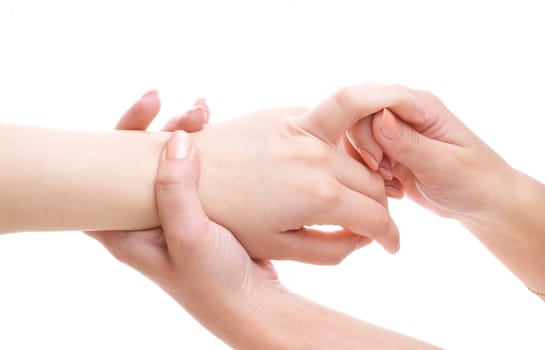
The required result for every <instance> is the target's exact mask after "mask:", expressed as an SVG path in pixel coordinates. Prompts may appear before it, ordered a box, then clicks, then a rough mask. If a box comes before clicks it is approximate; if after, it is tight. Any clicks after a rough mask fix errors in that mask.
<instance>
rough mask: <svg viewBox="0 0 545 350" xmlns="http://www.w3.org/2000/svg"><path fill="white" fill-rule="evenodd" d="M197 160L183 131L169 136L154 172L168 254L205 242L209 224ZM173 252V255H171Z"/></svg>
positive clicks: (158, 205) (189, 140) (193, 149)
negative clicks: (200, 195) (204, 207)
mask: <svg viewBox="0 0 545 350" xmlns="http://www.w3.org/2000/svg"><path fill="white" fill-rule="evenodd" d="M198 179H199V158H198V154H197V151H196V150H195V147H194V146H193V144H192V142H191V139H190V137H189V135H187V133H185V132H184V131H177V132H175V133H173V134H172V136H171V137H170V139H169V141H168V143H167V145H166V146H165V150H164V151H163V156H162V159H161V160H160V162H159V167H158V170H157V176H156V182H155V190H156V196H157V209H158V213H159V219H160V222H161V226H162V227H163V231H164V235H165V239H166V242H167V245H168V250H169V254H170V255H171V257H172V258H174V259H176V258H177V257H179V255H180V254H179V252H177V251H178V250H184V249H190V248H192V247H193V248H194V247H197V246H198V243H197V242H199V240H201V239H205V237H206V235H207V232H208V228H209V221H208V218H207V217H206V215H205V213H204V211H203V209H202V207H201V204H200V201H199V194H198V189H197V187H198ZM173 250H174V251H176V253H174V254H172V252H173Z"/></svg>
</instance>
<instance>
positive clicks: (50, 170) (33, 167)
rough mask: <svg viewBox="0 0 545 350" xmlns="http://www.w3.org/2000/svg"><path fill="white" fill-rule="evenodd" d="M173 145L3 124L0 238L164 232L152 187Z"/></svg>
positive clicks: (159, 137)
mask: <svg viewBox="0 0 545 350" xmlns="http://www.w3.org/2000/svg"><path fill="white" fill-rule="evenodd" d="M167 139H168V134H164V133H144V132H134V131H133V132H107V133H88V132H76V131H64V130H53V129H43V128H32V127H26V126H14V125H0V150H1V153H0V169H2V171H1V172H0V191H1V196H0V232H17V231H41V230H82V229H85V230H102V229H142V228H149V227H154V226H157V225H158V224H159V221H158V217H157V210H156V206H155V194H154V188H153V183H154V179H155V172H156V169H157V164H158V160H159V156H160V153H161V150H162V147H163V146H164V144H165V143H166V141H167Z"/></svg>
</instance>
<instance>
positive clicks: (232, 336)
mask: <svg viewBox="0 0 545 350" xmlns="http://www.w3.org/2000/svg"><path fill="white" fill-rule="evenodd" d="M415 95H417V96H421V97H420V98H421V99H422V101H424V103H425V104H426V105H427V108H430V111H431V112H430V114H429V115H428V118H429V119H427V121H426V123H428V126H429V129H428V130H432V129H434V128H437V129H436V130H442V129H443V128H446V127H447V125H449V124H450V125H454V126H456V127H457V129H454V130H452V129H451V130H450V131H453V132H454V133H455V134H456V132H460V134H461V135H462V136H461V137H464V135H465V137H467V140H468V141H470V142H468V143H466V144H456V143H454V142H455V140H454V139H452V140H451V142H449V143H446V142H445V144H444V145H443V146H439V140H440V138H439V137H438V138H437V139H435V141H436V142H432V143H431V144H430V143H429V142H431V141H430V140H432V139H431V138H430V137H429V135H431V133H430V134H428V136H426V137H428V138H430V140H425V139H422V140H418V138H419V137H424V135H425V131H424V130H425V129H420V131H421V132H422V134H419V133H418V132H417V131H415V130H414V129H412V128H410V127H408V126H406V125H404V124H402V123H401V122H400V121H399V120H396V119H395V117H394V116H393V115H392V114H391V113H389V111H385V112H384V113H383V114H382V113H381V114H378V115H376V116H374V117H373V119H372V121H371V123H369V124H368V125H369V126H371V127H372V129H371V133H373V134H374V135H375V136H374V137H375V138H376V140H375V139H373V140H372V141H369V140H364V141H362V140H358V138H357V137H355V138H354V137H350V139H351V140H352V141H355V142H360V143H359V144H358V147H357V148H358V149H359V151H360V152H361V151H362V150H364V149H367V148H366V146H365V145H366V144H374V145H375V146H376V144H377V143H378V144H379V145H380V147H384V152H386V154H387V155H388V156H389V157H390V158H391V159H392V160H393V163H394V164H396V165H395V166H394V167H393V169H391V167H389V168H388V169H387V170H389V171H388V173H384V174H383V177H393V176H394V175H395V176H396V178H397V177H399V178H400V179H401V181H399V180H397V181H398V182H396V183H394V184H391V185H390V186H391V187H392V191H394V192H392V193H393V194H396V196H397V197H399V194H400V192H401V191H402V190H405V191H406V192H407V193H408V194H409V196H411V197H412V198H414V199H415V200H416V201H417V202H418V203H420V204H422V205H424V206H426V207H428V208H430V209H432V210H434V211H435V212H438V213H439V214H440V215H443V216H448V217H453V218H457V219H460V220H463V218H465V217H466V215H467V213H469V212H471V213H472V214H471V215H468V216H467V217H474V218H478V219H480V220H482V221H480V223H481V224H482V225H483V226H481V227H480V228H479V229H478V230H474V231H473V232H474V233H475V234H477V235H479V234H481V233H485V235H486V232H491V230H495V229H499V230H500V231H499V233H500V234H501V235H506V232H507V231H509V230H504V229H503V228H502V225H501V224H499V221H500V220H501V219H502V216H501V214H502V213H501V212H497V213H496V215H498V217H497V219H496V220H497V221H496V220H492V222H491V221H489V219H488V217H489V215H490V214H488V211H487V210H482V209H478V208H482V207H481V206H482V205H484V206H487V207H491V206H492V204H491V201H492V200H498V198H499V197H493V199H490V198H488V199H484V200H481V201H476V199H477V198H472V199H471V200H469V201H468V202H467V203H466V202H465V200H464V196H463V195H462V196H453V195H452V193H455V194H460V193H462V194H463V193H465V194H466V196H468V195H469V193H471V191H467V190H465V189H464V186H463V185H458V188H456V186H455V185H454V184H457V183H458V182H462V181H464V182H465V181H468V179H467V178H466V177H463V180H461V179H460V177H461V175H460V174H457V173H456V167H458V168H461V165H458V166H456V165H457V164H460V163H461V164H464V166H467V165H468V164H471V163H473V164H475V165H474V166H473V168H472V169H471V171H468V170H466V171H464V174H469V175H471V172H472V171H475V172H476V173H479V174H480V175H479V176H476V178H479V177H481V176H488V177H494V174H496V173H498V172H499V173H502V172H503V171H506V172H507V174H509V173H512V172H514V174H516V175H515V177H518V176H522V177H521V178H520V179H519V181H521V182H522V183H526V184H527V185H529V186H531V187H532V186H536V187H534V188H533V189H534V190H537V191H542V190H543V189H542V188H541V189H540V188H539V187H542V186H543V185H541V184H538V183H537V182H536V181H534V180H532V179H530V178H528V177H526V176H524V175H522V174H520V173H518V172H516V171H514V170H512V169H511V170H510V167H505V168H504V166H505V162H504V161H503V160H501V158H500V157H499V156H497V155H496V154H495V153H494V152H492V151H491V150H490V149H489V148H488V147H487V146H486V145H485V144H484V143H483V142H482V141H480V140H479V139H478V138H477V137H476V136H474V135H473V134H472V133H471V132H469V130H467V128H465V127H464V126H463V125H462V124H461V123H460V122H459V121H457V120H455V119H451V120H450V121H448V122H446V123H445V118H446V117H448V118H452V117H453V116H452V115H450V116H449V115H446V112H447V111H446V109H445V108H444V107H443V108H440V107H442V104H440V103H439V102H438V100H437V99H435V98H434V97H433V96H431V95H429V94H427V93H420V92H415ZM427 98H428V99H429V100H428V99H427ZM434 123H437V124H441V123H443V125H442V126H441V125H437V126H435V127H433V126H432V125H436V124H434ZM358 127H361V125H357V126H356V128H358ZM413 127H414V128H415V129H416V130H418V128H419V127H418V126H417V125H413ZM420 128H425V127H423V126H420ZM443 130H448V129H443ZM352 131H353V130H352ZM386 135H388V136H386ZM352 136H354V135H352ZM386 138H387V139H386ZM455 138H456V136H455ZM184 140H185V142H187V141H188V139H187V138H184V137H183V135H180V137H178V138H177V139H175V140H173V141H171V142H170V143H169V145H168V146H167V152H166V154H171V156H170V157H169V156H166V157H165V158H166V159H165V160H164V162H162V163H161V164H160V167H159V170H158V176H157V185H156V189H157V199H158V206H159V212H160V215H161V222H162V223H163V228H164V237H165V238H164V240H163V241H161V244H160V246H157V245H154V246H153V247H152V248H153V249H151V248H150V239H149V237H148V239H146V233H143V232H141V233H139V234H138V235H134V236H132V235H131V237H133V238H131V239H130V242H131V243H130V244H126V240H125V239H126V238H120V239H117V238H115V237H122V235H124V233H122V234H121V235H118V234H117V233H115V232H114V233H112V232H105V233H102V234H101V236H98V237H97V238H98V239H99V240H101V241H102V242H103V243H105V245H106V247H107V248H108V249H110V250H111V251H112V252H113V253H114V255H116V257H117V258H119V259H120V260H122V261H124V262H126V263H127V264H129V265H132V266H134V267H136V268H137V269H139V270H140V271H142V272H143V273H144V274H146V275H148V277H150V278H152V279H154V278H155V279H158V280H160V281H161V283H160V285H162V286H163V288H164V289H165V290H166V291H167V292H169V294H171V295H172V296H173V297H174V298H175V299H176V300H177V301H178V302H179V303H180V304H182V305H184V306H185V307H186V308H187V309H188V311H190V312H192V313H193V315H194V316H195V317H196V319H197V320H199V321H200V322H201V323H203V324H204V325H205V326H206V327H208V328H209V329H210V330H211V331H212V332H213V333H215V334H216V335H217V336H219V337H220V338H222V339H223V340H224V341H226V342H227V343H228V344H230V345H231V346H233V347H235V348H240V349H299V348H301V349H306V348H313V349H322V348H323V349H331V348H335V347H337V348H353V347H354V346H355V344H357V346H358V347H366V348H373V349H404V348H406V349H427V348H434V347H433V346H431V345H429V344H425V343H423V342H420V341H418V340H415V339H412V338H408V337H406V336H403V335H400V334H396V333H393V332H391V331H388V330H385V329H382V328H379V327H376V326H373V325H370V324H368V323H365V322H362V321H358V320H355V319H352V318H350V317H348V316H346V315H342V314H340V313H337V312H335V311H333V310H329V309H327V308H324V307H322V306H320V305H317V304H314V303H312V302H310V301H308V300H305V299H304V298H301V297H299V296H297V295H294V294H293V293H290V292H289V291H288V290H286V289H285V288H284V287H282V285H281V284H280V282H279V281H278V279H277V276H276V273H275V271H274V269H273V267H272V265H270V263H268V262H266V261H252V260H250V259H249V257H248V255H247V254H246V253H245V252H244V251H243V250H242V249H241V247H240V246H239V244H238V243H237V242H236V241H234V240H233V239H232V236H231V235H230V234H229V232H228V231H227V230H226V229H225V228H223V227H221V226H218V225H216V224H214V223H213V222H211V221H209V220H208V219H207V218H206V216H205V215H204V212H203V210H202V209H200V204H199V203H198V199H197V195H196V194H193V195H191V192H193V193H196V190H195V189H193V190H191V184H190V182H191V181H194V182H193V188H195V187H196V183H195V182H196V179H197V177H198V167H197V166H196V165H195V162H197V154H196V152H194V151H195V149H194V147H193V146H191V145H189V146H185V147H184V149H186V150H188V151H187V152H182V153H183V154H185V156H183V157H182V159H175V158H176V156H175V155H176V154H177V152H175V151H173V150H172V149H173V148H176V147H177V146H178V145H179V144H180V143H183V142H184ZM471 140H472V142H471ZM346 146H347V147H348V145H346ZM441 147H443V148H441ZM449 148H450V150H449ZM347 150H348V149H347ZM380 150H381V152H382V149H380ZM465 150H468V152H467V153H465ZM348 151H350V152H351V154H352V155H353V156H355V157H356V156H357V154H354V152H352V150H348ZM375 151H376V148H375ZM433 152H440V155H441V156H442V157H443V159H444V157H445V153H443V152H447V155H446V158H447V159H449V160H450V161H447V162H446V163H442V161H438V163H436V166H435V167H434V166H431V165H430V163H432V162H433V161H432V160H433V158H434V154H433ZM448 152H450V154H448ZM456 152H460V153H459V154H457V153H456ZM369 154H371V155H372V156H373V157H377V158H378V159H380V158H379V156H378V155H376V153H375V154H373V153H371V152H369ZM460 154H461V155H467V156H470V158H471V156H472V157H473V158H474V161H473V162H469V163H468V161H467V160H466V161H462V160H461V158H459V156H460ZM380 156H382V153H381V154H380ZM438 156H439V154H438V153H436V154H435V157H438ZM485 156H487V157H488V159H479V158H481V157H485ZM454 159H456V160H458V161H457V162H452V160H454ZM378 164H384V163H383V161H382V160H381V161H380V162H376V165H378ZM481 164H484V166H483V167H482V168H479V165H481ZM449 167H451V168H454V169H451V171H448V169H449ZM375 168H376V169H377V170H378V167H375ZM409 169H415V170H412V171H415V172H416V173H418V174H419V175H418V176H420V177H418V176H417V175H415V173H411V170H409ZM416 169H418V170H416ZM422 169H427V171H428V173H427V174H429V176H430V178H427V177H424V176H423V175H421V171H424V172H425V171H426V170H422ZM390 170H391V171H390ZM460 170H461V169H460ZM434 171H435V172H437V175H436V178H439V177H440V178H441V180H442V181H443V184H442V185H448V186H447V187H446V188H441V187H439V186H438V187H436V188H435V189H436V190H435V191H433V189H434V188H433V186H432V187H431V190H430V191H429V192H427V191H425V190H423V189H421V187H422V188H424V186H425V185H426V184H432V183H434V182H433V181H432V180H431V179H433V178H434ZM489 172H492V173H489ZM179 173H184V174H185V176H186V177H180V176H179V175H178V174H179ZM449 174H450V175H452V176H451V177H449V176H448V175H449ZM503 176H504V175H500V176H499V177H500V178H503ZM181 178H185V179H186V180H187V181H183V184H182V186H180V183H181V180H180V179H181ZM419 179H426V181H425V182H424V181H423V180H419ZM491 180H492V183H493V184H496V185H497V183H496V182H495V180H493V179H491ZM513 180H514V179H513ZM388 181H391V180H388ZM420 181H423V182H420ZM467 184H468V185H469V186H470V187H471V182H469V183H467ZM417 186H418V187H417ZM494 186H495V185H492V186H490V188H493V187H494ZM477 187H479V186H477ZM506 188H509V186H507V187H505V188H504V187H500V188H496V191H498V192H499V191H500V190H505V189H506ZM519 189H520V188H519V187H518V185H517V186H515V188H514V189H513V191H514V192H516V191H517V190H519ZM416 190H418V192H415V191H416ZM395 191H398V192H395ZM486 192H487V191H483V192H481V195H491V193H486ZM514 192H513V193H514ZM436 193H439V194H438V195H437V194H436ZM513 193H512V194H513ZM434 194H435V195H434ZM523 195H524V193H523ZM427 196H429V197H427ZM539 196H540V197H541V198H543V193H539ZM500 197H501V196H500ZM505 197H506V198H507V197H509V196H505ZM536 197H537V196H536ZM536 197H530V200H528V202H526V203H528V205H529V206H530V207H531V206H532V205H535V204H536V203H539V200H538V198H536ZM422 198H425V200H423V199H422ZM428 198H430V199H428ZM431 198H433V201H432V199H431ZM481 199H482V198H481ZM487 203H489V204H487ZM515 203H516V202H515ZM524 203H525V202H522V204H524ZM498 204H499V205H500V207H501V206H502V203H498ZM176 208H179V209H178V210H175V209H176ZM463 208H466V209H463ZM467 208H469V209H467ZM171 209H172V210H171ZM184 210H185V211H186V212H184ZM523 211H524V212H525V210H519V211H518V213H520V212H523ZM182 212H184V215H180V213H182ZM188 212H190V213H188ZM464 212H465V213H466V214H462V213H464ZM492 212H494V210H492ZM517 215H519V214H517ZM530 216H532V218H533V219H532V218H530ZM196 218H200V224H199V219H196ZM503 218H504V219H506V221H507V224H508V225H512V222H516V221H512V217H509V216H505V217H503ZM525 218H527V219H532V224H531V225H529V226H526V225H524V224H522V225H521V223H520V222H519V223H518V225H516V226H515V225H513V226H512V227H516V229H517V230H514V231H513V234H511V237H515V236H516V234H517V233H522V234H524V236H525V237H524V238H526V239H528V238H530V239H531V240H533V241H532V242H533V243H534V244H538V245H539V244H542V236H541V235H540V234H539V233H541V232H543V230H542V227H541V226H540V225H543V224H542V223H540V220H539V216H538V214H537V213H535V212H532V211H531V210H530V212H529V214H525ZM510 222H511V223H510ZM532 225H534V228H535V229H536V231H537V233H538V234H537V235H535V236H532V235H526V233H525V232H526V230H527V229H529V231H530V232H534V231H533V229H532V228H530V226H532ZM468 227H469V228H470V229H472V227H471V224H468ZM161 232H163V231H161ZM105 238H107V239H108V240H107V241H104V239H105ZM501 239H502V238H501V237H500V239H499V240H500V241H501ZM494 241H495V240H494V239H492V242H494ZM123 242H125V244H123ZM483 242H484V243H485V245H486V246H487V247H489V248H490V249H491V250H492V251H493V252H494V249H496V247H497V246H498V244H490V243H488V241H486V240H483ZM226 245H229V246H230V248H227V249H225V248H224V247H225V246H226ZM499 246H501V244H500V245H499ZM134 249H136V250H138V251H148V252H151V251H152V250H156V251H161V252H162V253H161V254H159V253H157V254H154V256H156V257H157V256H160V255H162V256H164V257H165V258H164V259H165V260H168V258H167V257H168V256H170V254H172V259H171V260H170V263H165V264H162V265H159V264H157V263H156V262H152V261H151V260H149V261H148V258H147V257H146V255H142V254H139V255H135V254H133V253H131V251H132V250H134ZM540 249H541V252H542V251H543V245H541V246H540ZM537 250H539V249H537ZM505 251H508V252H510V253H509V254H507V255H508V256H516V255H517V254H520V251H518V248H517V249H509V248H508V247H507V248H505ZM526 253H528V252H525V254H526ZM150 255H151V254H150ZM497 255H498V254H497ZM542 255H543V254H542V253H540V254H537V256H538V257H542ZM177 256H185V259H184V260H183V261H180V262H179V263H177V261H179V260H177V258H176V257H177ZM500 259H501V260H502V261H503V262H504V263H506V264H508V263H509V262H508V261H506V260H503V259H502V258H501V257H500ZM515 261H517V259H515ZM193 264H195V265H193ZM158 265H159V266H163V267H164V270H161V269H156V268H154V266H158ZM202 265H204V266H206V268H205V270H200V269H201V266H202ZM197 266H198V268H197ZM530 267H531V268H530V269H528V268H524V267H523V268H522V269H521V270H522V271H524V272H525V273H527V276H535V274H533V271H535V268H534V266H533V265H530ZM538 268H539V265H538ZM165 271H167V273H168V274H167V276H165V277H154V276H159V275H162V274H163V273H165ZM195 271H199V272H198V273H197V274H198V276H193V274H195V273H196V272H195ZM203 271H204V274H203V273H201V272H203ZM231 273H233V276H234V278H233V279H227V280H226V279H225V276H226V274H231ZM208 277H209V278H208ZM185 278H187V279H188V281H186V282H184V279H185ZM195 280H198V281H199V283H198V284H195V283H194V282H193V281H195ZM189 281H191V283H190V282H189ZM523 281H524V279H523ZM211 292H212V294H211V295H210V293H211ZM218 293H219V295H217V294H218ZM204 297H206V298H212V300H215V301H219V302H218V303H202V302H201V301H202V300H203V299H202V298H204ZM286 320H288V321H286ZM241 329H244V331H241ZM309 329H310V331H309Z"/></svg>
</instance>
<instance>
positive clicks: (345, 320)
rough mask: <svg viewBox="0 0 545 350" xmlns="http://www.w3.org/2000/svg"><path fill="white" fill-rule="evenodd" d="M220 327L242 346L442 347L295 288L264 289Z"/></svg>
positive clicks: (226, 337) (232, 342)
mask: <svg viewBox="0 0 545 350" xmlns="http://www.w3.org/2000/svg"><path fill="white" fill-rule="evenodd" d="M235 315H236V317H235V319H234V320H231V321H229V320H226V322H223V327H216V329H217V332H218V335H219V336H220V337H221V338H222V339H224V340H225V341H227V342H228V343H229V344H230V345H231V346H233V347H234V348H236V349H324V350H326V349H327V350H329V349H354V348H358V349H437V348H436V347H434V346H432V345H429V344H426V343H424V342H421V341H419V340H416V339H413V338H410V337H407V336H404V335H401V334H398V333H395V332H393V331H390V330H387V329H384V328H381V327H378V326H375V325H372V324H369V323H366V322H363V321H360V320H357V319H355V318H352V317H350V316H347V315H344V314H342V313H339V312H337V311H334V310H331V309H328V308H326V307H324V306H321V305H318V304H316V303H314V302H312V301H310V300H307V299H305V298H303V297H301V296H298V295H296V294H293V293H291V292H290V291H288V290H287V289H285V288H283V287H281V286H279V285H278V286H275V287H273V288H262V289H261V290H259V291H258V292H256V295H254V296H253V297H251V298H249V299H248V300H247V301H246V303H245V305H243V307H242V308H240V309H239V311H238V313H235Z"/></svg>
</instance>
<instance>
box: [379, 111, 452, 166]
mask: <svg viewBox="0 0 545 350" xmlns="http://www.w3.org/2000/svg"><path fill="white" fill-rule="evenodd" d="M373 133H374V135H375V138H376V139H377V141H378V142H379V143H380V145H381V146H382V147H383V149H384V152H385V153H386V154H387V155H388V156H389V157H391V158H392V159H396V160H397V161H398V162H400V163H403V164H404V165H405V166H406V167H408V168H409V169H411V170H412V171H413V172H415V173H417V174H428V173H430V174H432V173H436V172H437V169H438V167H440V162H441V161H442V160H444V159H445V158H447V157H448V155H449V154H452V150H449V149H448V148H447V147H458V146H454V145H451V144H446V143H443V142H440V141H436V140H433V139H430V138H428V137H426V136H424V135H422V134H420V133H418V132H417V131H415V130H414V129H412V128H411V127H410V126H408V125H407V124H405V123H404V122H402V121H400V120H399V119H397V118H396V117H395V116H394V115H393V114H392V113H391V112H390V111H389V110H387V109H385V110H384V111H383V113H382V114H379V115H378V116H376V117H375V118H374V120H373Z"/></svg>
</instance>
